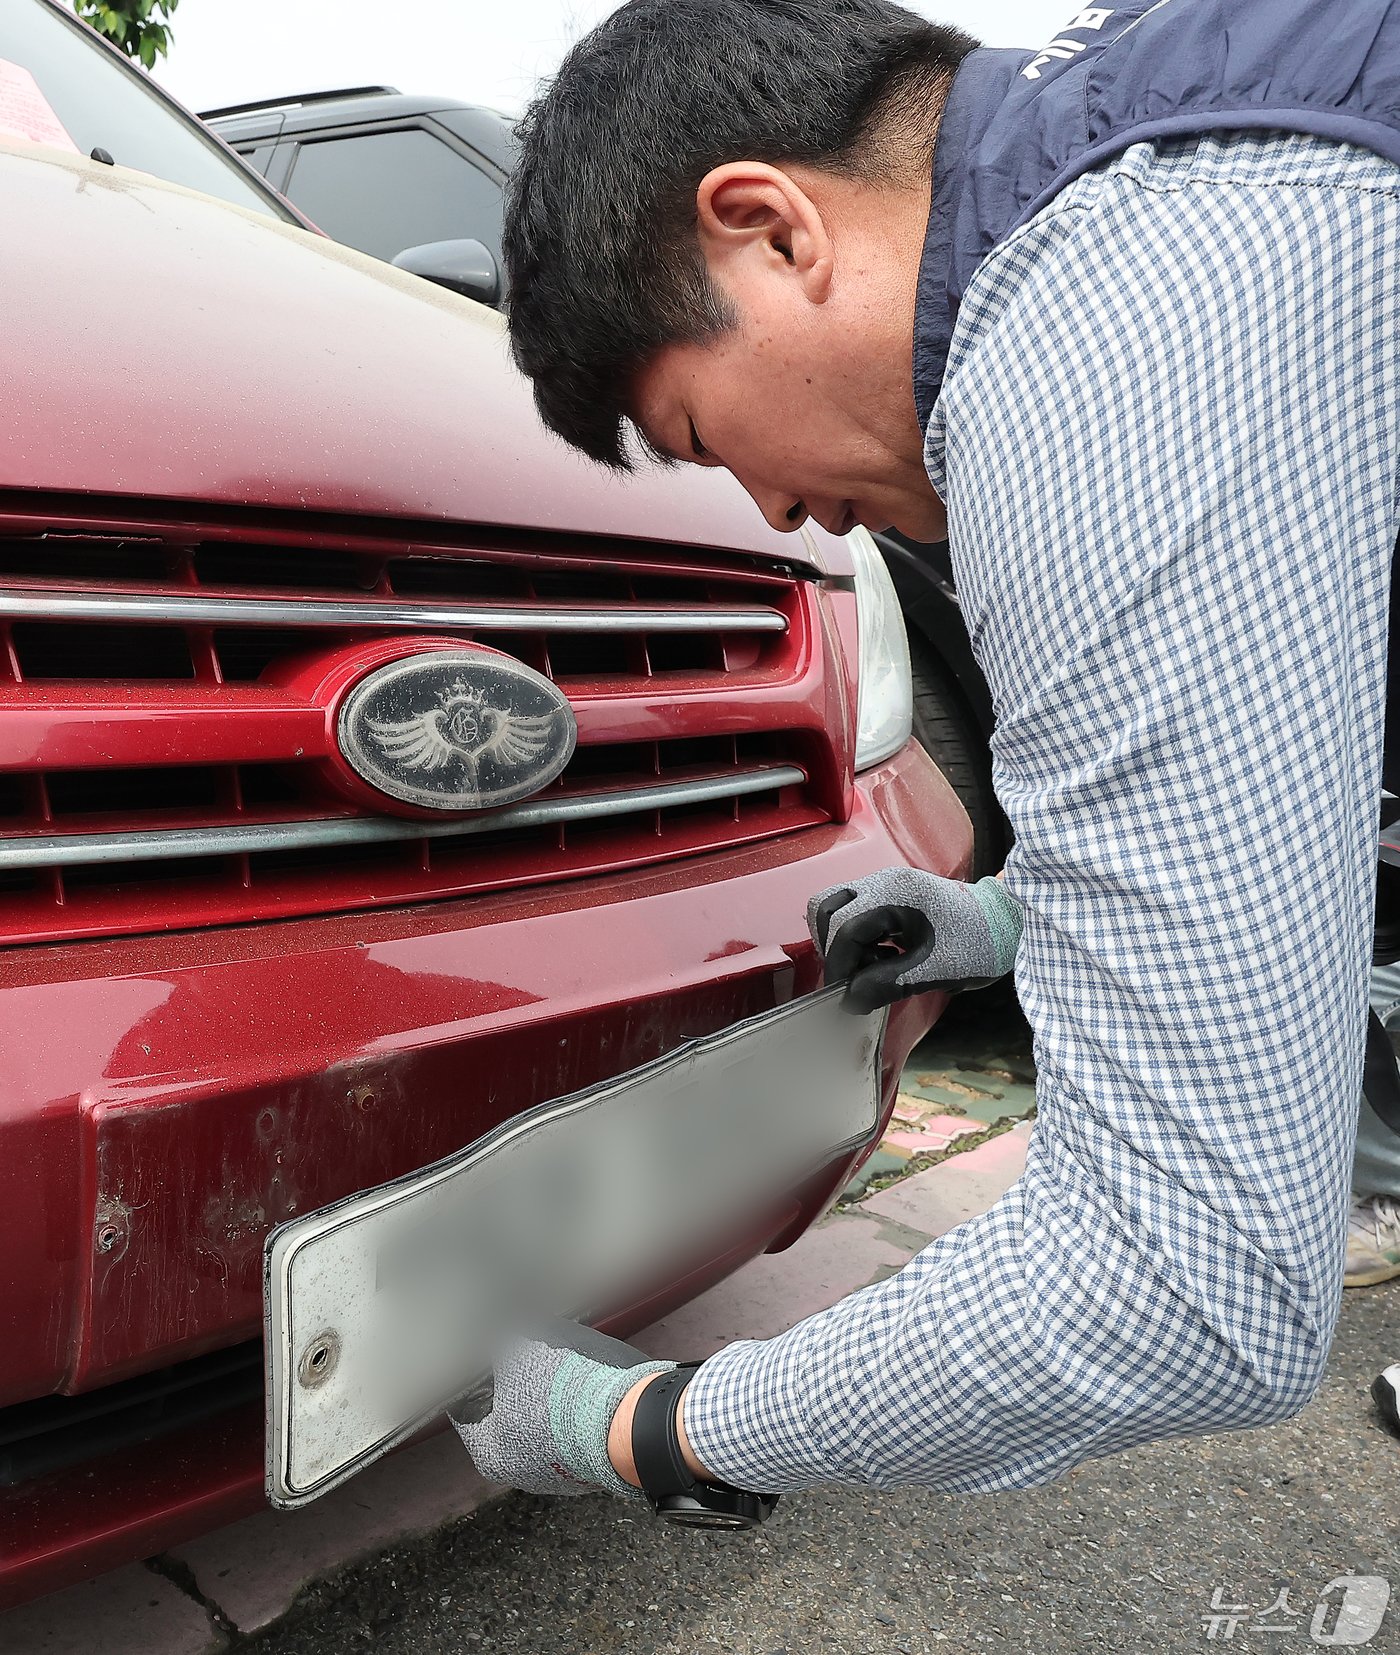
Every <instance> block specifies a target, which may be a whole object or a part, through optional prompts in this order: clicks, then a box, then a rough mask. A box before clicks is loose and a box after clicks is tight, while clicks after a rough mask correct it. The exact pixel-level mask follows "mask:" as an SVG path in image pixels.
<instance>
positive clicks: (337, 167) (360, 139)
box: [204, 86, 1007, 874]
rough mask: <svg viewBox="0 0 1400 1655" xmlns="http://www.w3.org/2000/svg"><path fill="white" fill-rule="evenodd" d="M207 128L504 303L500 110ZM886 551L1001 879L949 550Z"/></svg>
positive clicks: (385, 104) (363, 229)
mask: <svg viewBox="0 0 1400 1655" xmlns="http://www.w3.org/2000/svg"><path fill="white" fill-rule="evenodd" d="M204 119H205V120H206V121H207V122H208V123H209V124H210V126H212V127H213V129H214V130H215V131H216V132H217V133H218V134H219V135H220V137H222V138H223V139H225V141H226V142H227V143H228V144H230V145H231V146H232V148H233V149H235V150H236V151H237V152H238V153H239V154H240V155H241V156H243V157H244V158H245V159H246V160H247V161H249V162H251V164H252V165H253V166H254V167H256V168H257V170H258V171H259V172H261V173H262V174H263V176H264V177H265V178H266V179H267V181H268V183H269V184H271V185H272V186H273V187H274V188H275V189H277V190H278V191H280V192H281V193H282V194H283V195H284V196H286V197H287V198H288V199H289V200H291V201H292V202H293V203H294V204H295V206H297V207H298V208H300V210H301V211H302V212H303V213H305V215H306V216H307V217H308V218H309V219H311V220H312V221H313V223H315V224H316V225H317V226H318V227H319V228H320V229H322V230H324V231H325V232H326V234H327V235H329V236H334V237H335V239H336V240H337V241H343V242H345V243H346V244H347V245H348V246H351V247H357V248H359V250H360V251H361V252H363V253H371V254H373V255H374V256H375V257H376V258H381V259H388V260H390V261H391V262H392V263H394V264H397V265H398V266H399V267H400V268H401V269H405V270H411V271H413V272H415V273H416V274H417V275H420V276H425V277H427V278H428V279H429V280H431V281H437V282H441V283H442V284H443V285H444V286H447V287H451V288H453V289H455V290H456V291H457V292H459V293H465V294H466V295H467V296H468V297H469V298H473V299H478V300H480V301H481V302H482V303H485V304H493V305H496V304H499V303H500V302H501V301H502V298H503V292H504V282H503V279H502V273H501V199H502V192H503V189H504V186H505V182H506V179H507V177H508V176H509V174H510V170H511V168H512V167H513V165H514V164H515V155H516V144H515V136H514V132H513V129H512V125H511V122H510V121H509V120H508V119H507V118H506V117H505V116H504V115H501V114H500V113H498V112H497V111H496V110H494V109H485V108H481V107H478V106H474V105H471V104H463V103H456V102H453V101H452V100H451V99H447V98H434V97H409V96H406V95H405V94H403V93H401V92H399V91H398V90H397V89H396V88H395V87H392V86H360V87H355V88H352V89H349V90H346V91H335V92H313V93H308V94H306V95H304V96H301V97H292V98H276V99H268V100H265V101H262V102H257V103H244V104H235V105H229V106H226V107H224V108H222V109H210V110H206V111H204ZM879 539H880V544H881V549H882V550H883V552H884V554H885V559H886V562H887V564H888V566H889V569H890V573H891V575H892V576H893V577H894V583H895V589H896V590H897V592H898V593H899V597H900V601H901V603H902V604H903V606H904V613H905V617H906V619H907V621H908V622H909V649H910V656H911V666H912V668H913V677H914V733H915V735H916V736H917V737H918V739H919V741H920V742H922V744H923V745H924V747H925V748H927V749H928V751H929V752H930V753H931V754H932V755H933V757H934V758H935V759H936V760H937V762H938V765H939V768H940V769H941V770H942V771H943V773H944V774H945V775H946V776H947V777H948V779H949V780H950V781H951V782H952V784H953V786H954V787H955V788H956V789H957V792H958V795H959V797H960V798H961V799H962V802H963V804H964V806H965V807H966V809H967V813H968V815H969V816H970V817H971V818H972V825H973V831H974V834H975V839H976V865H975V870H974V871H975V872H976V873H977V874H982V873H991V872H995V871H996V869H998V868H999V867H1000V866H1001V862H1002V858H1003V856H1004V854H1005V851H1006V845H1007V829H1006V823H1005V819H1004V818H1003V816H1002V814H1001V811H1000V809H999V808H998V806H997V803H996V800H995V798H994V796H993V794H992V785H991V759H990V755H989V754H988V751H987V742H988V739H989V738H990V735H991V728H992V710H991V698H990V696H989V695H988V693H987V687H986V684H985V682H984V681H983V678H982V674H981V672H980V671H979V669H978V667H977V663H976V661H975V660H974V659H973V657H972V651H971V649H970V648H969V645H968V640H967V631H966V629H965V627H964V626H963V623H962V616H961V613H960V611H959V608H958V599H957V593H956V591H955V590H954V586H953V575H952V567H951V564H950V562H949V557H948V548H947V545H946V544H942V543H940V544H938V545H920V544H917V543H915V542H912V541H905V540H904V539H902V537H900V536H898V535H888V536H880V537H879Z"/></svg>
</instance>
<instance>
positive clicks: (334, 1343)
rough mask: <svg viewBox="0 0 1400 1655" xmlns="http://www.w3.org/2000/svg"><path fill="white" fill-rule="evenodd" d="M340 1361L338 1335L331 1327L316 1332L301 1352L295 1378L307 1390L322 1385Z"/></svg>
mask: <svg viewBox="0 0 1400 1655" xmlns="http://www.w3.org/2000/svg"><path fill="white" fill-rule="evenodd" d="M339 1361H340V1335H339V1334H338V1333H336V1332H335V1330H334V1329H333V1328H327V1329H326V1331H325V1332H324V1333H318V1334H317V1335H316V1337H315V1338H314V1339H313V1340H312V1341H311V1343H310V1344H309V1345H307V1347H306V1349H305V1350H304V1351H303V1352H302V1353H301V1361H300V1362H299V1363H298V1364H297V1378H298V1380H299V1381H300V1382H301V1384H302V1385H304V1386H305V1387H306V1389H307V1390H314V1389H315V1388H316V1387H317V1386H318V1385H324V1384H325V1382H326V1381H327V1380H328V1379H329V1378H330V1376H331V1375H332V1374H333V1373H334V1372H335V1369H336V1364H337V1363H338V1362H339Z"/></svg>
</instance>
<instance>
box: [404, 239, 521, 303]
mask: <svg viewBox="0 0 1400 1655" xmlns="http://www.w3.org/2000/svg"><path fill="white" fill-rule="evenodd" d="M393 263H394V265H395V267H396V268H397V269H399V270H407V271H410V272H411V273H412V274H413V275H415V276H421V277H422V278H423V279H424V281H429V282H436V283H437V284H438V286H439V287H447V288H451V290H452V291H453V292H454V293H460V294H462V295H463V296H464V297H466V298H468V299H475V300H476V301H477V303H478V304H483V305H494V304H499V303H500V299H501V272H500V268H499V266H498V265H497V263H496V259H495V255H494V254H493V253H492V252H491V249H490V248H489V247H487V246H485V245H484V244H483V243H481V242H479V241H425V242H421V243H420V244H419V245H418V246H417V247H405V248H404V250H403V252H402V253H398V254H396V255H395V257H394V259H393Z"/></svg>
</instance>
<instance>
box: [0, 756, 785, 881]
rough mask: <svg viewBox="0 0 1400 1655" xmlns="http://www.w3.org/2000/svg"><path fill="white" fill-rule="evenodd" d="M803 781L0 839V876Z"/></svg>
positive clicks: (772, 775)
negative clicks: (445, 811)
mask: <svg viewBox="0 0 1400 1655" xmlns="http://www.w3.org/2000/svg"><path fill="white" fill-rule="evenodd" d="M806 779H807V776H806V772H805V771H803V770H800V769H798V767H797V766H796V765H792V764H771V765H765V766H763V767H761V768H755V769H751V770H733V771H728V772H725V773H723V774H720V775H716V776H703V777H694V778H692V779H690V780H688V781H678V782H657V783H656V784H654V785H652V786H648V787H634V788H612V789H609V790H608V791H606V792H599V793H578V794H572V795H569V796H567V797H564V798H557V799H540V800H536V801H534V802H531V803H527V804H522V805H512V806H510V807H509V808H507V809H505V810H497V811H493V812H490V813H489V814H483V815H480V816H466V817H456V818H454V819H453V820H452V821H450V822H423V821H409V820H408V819H407V818H399V817H390V816H370V817H354V816H351V817H343V818H330V819H326V820H319V821H307V822H257V823H251V822H245V823H234V824H231V825H229V826H225V827H207V828H155V829H151V830H149V831H147V832H140V831H136V832H132V833H71V834H45V835H43V836H38V835H36V836H34V837H32V838H13V839H0V869H3V868H51V867H56V866H60V865H61V866H63V867H78V866H90V865H92V864H94V863H100V862H138V861H139V862H146V861H160V860H167V859H169V858H172V857H180V856H238V855H251V854H254V853H256V852H258V851H288V850H314V849H316V848H318V847H319V846H323V845H365V844H374V843H384V842H390V841H393V840H396V839H449V838H450V839H455V838H459V837H461V836H462V835H463V834H471V833H493V832H496V831H498V830H499V829H501V828H527V827H542V826H548V825H549V824H551V823H556V822H584V821H593V820H596V819H597V818H599V817H603V816H624V815H630V814H631V813H632V812H634V811H639V810H664V809H665V808H666V807H667V806H668V805H688V804H703V803H705V802H706V801H707V800H712V799H733V798H738V797H741V796H742V795H744V794H749V793H767V792H770V791H771V790H772V789H773V788H775V787H788V786H792V785H795V784H796V783H798V782H803V781H805V780H806Z"/></svg>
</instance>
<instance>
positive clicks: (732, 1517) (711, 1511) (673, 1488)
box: [632, 1362, 778, 1529]
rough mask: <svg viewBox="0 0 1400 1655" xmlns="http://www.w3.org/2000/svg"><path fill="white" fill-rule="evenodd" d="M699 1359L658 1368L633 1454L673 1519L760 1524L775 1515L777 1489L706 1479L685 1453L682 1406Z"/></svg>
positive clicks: (640, 1401) (659, 1505)
mask: <svg viewBox="0 0 1400 1655" xmlns="http://www.w3.org/2000/svg"><path fill="white" fill-rule="evenodd" d="M699 1366H700V1364H699V1363H698V1362H683V1363H681V1364H680V1366H679V1367H675V1368H672V1369H671V1371H670V1372H669V1373H663V1374H658V1375H657V1377H656V1378H655V1379H653V1380H652V1382H651V1383H650V1384H649V1385H648V1386H647V1388H646V1389H645V1390H644V1391H643V1392H642V1394H641V1395H640V1396H639V1397H638V1398H637V1407H636V1412H635V1413H634V1414H633V1415H632V1459H633V1462H634V1463H635V1465H636V1467H637V1476H638V1477H639V1478H640V1479H641V1484H642V1493H643V1494H645V1495H646V1497H647V1499H648V1500H649V1501H650V1502H651V1509H652V1510H653V1511H654V1512H655V1513H656V1515H657V1516H658V1517H660V1518H662V1519H664V1520H665V1521H666V1522H668V1523H686V1524H689V1525H690V1526H691V1527H692V1528H697V1529H756V1528H757V1527H758V1525H759V1524H760V1523H762V1522H766V1521H767V1519H768V1518H770V1517H771V1516H772V1515H773V1508H774V1506H776V1505H777V1503H778V1496H777V1495H776V1494H751V1493H749V1492H748V1491H747V1490H745V1489H742V1488H731V1487H730V1485H729V1484H728V1483H719V1482H715V1483H702V1482H701V1481H699V1479H698V1478H696V1477H693V1476H692V1475H691V1472H690V1467H689V1466H688V1465H687V1464H686V1463H685V1456H684V1455H683V1454H682V1453H681V1440H680V1434H679V1432H678V1431H677V1430H676V1411H677V1409H678V1408H679V1407H680V1401H681V1392H682V1391H684V1390H685V1387H686V1385H687V1384H688V1383H689V1380H690V1376H691V1374H693V1373H694V1372H695V1370H696V1368H698V1367H699Z"/></svg>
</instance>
